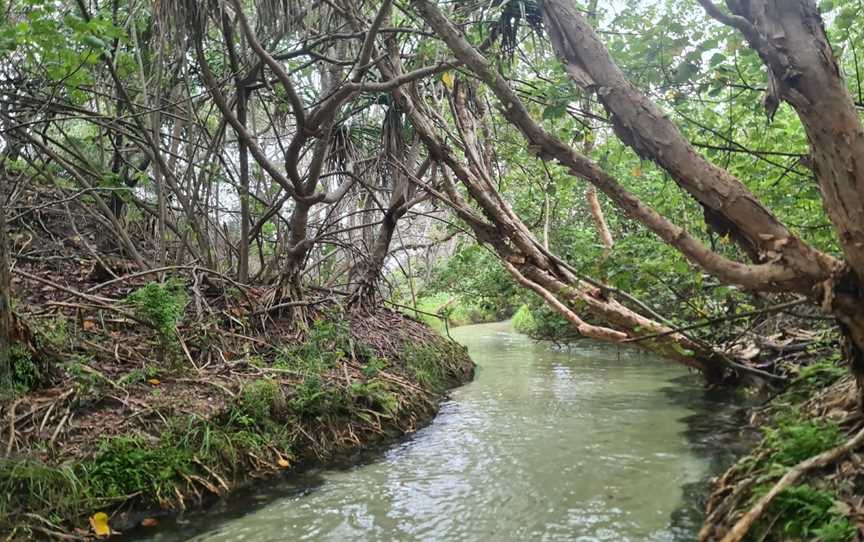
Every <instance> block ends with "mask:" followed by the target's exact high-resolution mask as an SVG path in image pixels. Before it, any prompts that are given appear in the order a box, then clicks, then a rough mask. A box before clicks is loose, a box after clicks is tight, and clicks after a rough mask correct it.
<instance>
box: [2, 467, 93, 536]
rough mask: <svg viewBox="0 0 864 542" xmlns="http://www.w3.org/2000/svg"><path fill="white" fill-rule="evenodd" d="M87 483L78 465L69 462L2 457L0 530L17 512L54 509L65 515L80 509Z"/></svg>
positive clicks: (55, 511) (6, 527) (3, 528)
mask: <svg viewBox="0 0 864 542" xmlns="http://www.w3.org/2000/svg"><path fill="white" fill-rule="evenodd" d="M84 487H85V483H84V482H83V481H82V480H81V478H80V476H79V474H78V473H77V472H76V469H75V468H73V467H71V466H69V465H60V466H49V465H47V464H45V463H43V462H41V461H38V460H35V459H10V458H4V459H0V530H5V529H8V528H9V527H10V525H5V522H6V521H7V520H9V521H11V518H12V517H13V516H14V515H15V514H20V513H23V512H32V511H37V510H40V511H41V510H51V511H53V513H54V514H56V515H57V516H62V515H66V514H68V513H69V512H70V511H75V510H77V509H78V507H79V506H80V505H81V501H82V499H84V498H85V497H84V495H83V493H84ZM49 519H50V518H49Z"/></svg>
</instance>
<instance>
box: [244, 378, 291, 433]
mask: <svg viewBox="0 0 864 542" xmlns="http://www.w3.org/2000/svg"><path fill="white" fill-rule="evenodd" d="M281 401H282V390H281V389H280V387H279V383H278V382H276V381H275V380H272V379H269V378H262V379H259V380H253V381H252V382H249V383H248V384H246V385H245V386H243V391H242V393H241V394H240V397H239V408H240V410H241V412H242V414H244V415H245V416H247V417H248V418H250V419H251V420H253V421H255V422H257V423H262V422H264V421H265V420H267V419H268V418H270V417H271V414H272V413H273V409H274V407H275V406H276V405H277V403H278V402H281Z"/></svg>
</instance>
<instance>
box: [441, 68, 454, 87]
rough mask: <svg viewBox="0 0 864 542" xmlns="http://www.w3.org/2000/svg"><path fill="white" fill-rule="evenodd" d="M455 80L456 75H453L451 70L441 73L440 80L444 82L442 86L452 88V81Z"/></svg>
mask: <svg viewBox="0 0 864 542" xmlns="http://www.w3.org/2000/svg"><path fill="white" fill-rule="evenodd" d="M455 81H456V76H455V75H453V72H452V71H449V72H444V73H442V74H441V82H442V83H444V86H445V87H447V90H453V83H454V82H455Z"/></svg>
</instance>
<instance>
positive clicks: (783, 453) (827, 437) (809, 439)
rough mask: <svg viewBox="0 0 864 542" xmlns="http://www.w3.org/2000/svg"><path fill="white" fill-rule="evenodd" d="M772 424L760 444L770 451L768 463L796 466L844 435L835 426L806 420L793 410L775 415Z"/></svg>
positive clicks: (836, 442)
mask: <svg viewBox="0 0 864 542" xmlns="http://www.w3.org/2000/svg"><path fill="white" fill-rule="evenodd" d="M775 423H776V426H775V427H773V428H771V429H768V431H767V432H766V434H765V439H764V441H763V443H764V445H765V446H766V447H768V448H769V449H771V450H773V451H772V453H771V455H770V456H769V462H771V463H779V464H781V465H786V466H791V465H795V464H796V463H800V462H801V461H804V460H805V459H807V458H809V457H812V456H814V455H816V454H819V453H822V452H824V451H825V450H828V449H830V448H833V447H834V446H837V445H838V444H840V442H841V441H842V440H843V433H842V432H841V431H840V428H838V427H837V426H836V425H833V424H829V423H823V422H819V421H810V420H806V419H804V418H802V417H801V415H800V414H799V413H798V412H797V411H794V410H792V411H787V412H783V413H780V414H778V415H777V417H776V419H775Z"/></svg>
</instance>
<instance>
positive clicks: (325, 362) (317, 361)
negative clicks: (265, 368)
mask: <svg viewBox="0 0 864 542" xmlns="http://www.w3.org/2000/svg"><path fill="white" fill-rule="evenodd" d="M351 350H352V347H351V334H350V332H349V331H348V326H347V324H346V323H345V322H342V321H336V320H332V321H331V320H317V321H316V322H315V323H314V324H313V325H312V327H311V329H310V330H309V334H308V336H307V337H306V341H305V342H304V343H302V344H299V345H297V346H294V347H293V348H289V349H286V350H285V351H284V352H282V353H281V354H280V355H279V356H278V358H277V360H276V364H277V366H278V367H281V368H285V369H294V370H298V371H302V372H305V373H322V372H324V371H325V370H327V369H329V368H331V367H333V366H334V365H335V364H336V363H337V362H338V361H339V360H340V359H342V358H344V357H345V356H346V355H348V353H349V352H351Z"/></svg>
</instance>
